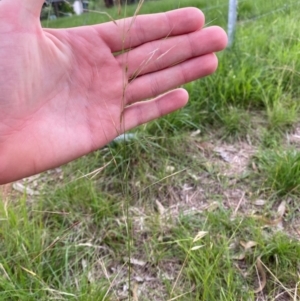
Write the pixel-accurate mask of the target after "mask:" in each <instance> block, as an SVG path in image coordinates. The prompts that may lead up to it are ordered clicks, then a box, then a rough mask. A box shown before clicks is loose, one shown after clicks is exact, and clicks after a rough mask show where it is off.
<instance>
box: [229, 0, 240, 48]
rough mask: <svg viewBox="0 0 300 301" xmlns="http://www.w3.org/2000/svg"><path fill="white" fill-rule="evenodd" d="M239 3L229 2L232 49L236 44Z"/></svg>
mask: <svg viewBox="0 0 300 301" xmlns="http://www.w3.org/2000/svg"><path fill="white" fill-rule="evenodd" d="M237 2H238V0H229V9H228V45H227V47H231V46H232V44H233V42H234V33H235V26H236V20H237Z"/></svg>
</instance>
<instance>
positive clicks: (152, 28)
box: [93, 8, 204, 52]
mask: <svg viewBox="0 0 300 301" xmlns="http://www.w3.org/2000/svg"><path fill="white" fill-rule="evenodd" d="M203 25H204V15H203V13H202V12H201V11H200V10H198V9H196V8H182V9H178V10H174V11H170V12H167V13H159V14H153V15H140V16H137V17H133V18H127V19H123V20H118V21H116V22H108V23H104V24H101V25H95V26H93V29H94V30H96V32H97V33H98V34H99V35H100V36H101V38H102V39H103V40H104V41H105V42H106V43H107V45H108V46H109V47H110V49H111V50H112V52H117V51H121V50H124V49H128V48H131V47H136V46H138V45H142V44H144V43H147V42H150V41H154V40H158V39H163V38H166V37H169V36H174V35H181V34H185V33H189V32H192V31H195V30H197V29H200V28H201V27H202V26H203Z"/></svg>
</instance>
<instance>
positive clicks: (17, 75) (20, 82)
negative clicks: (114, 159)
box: [0, 0, 226, 183]
mask: <svg viewBox="0 0 300 301" xmlns="http://www.w3.org/2000/svg"><path fill="white" fill-rule="evenodd" d="M43 2H44V1H43V0H22V1H20V0H2V1H1V2H0V75H1V81H0V91H1V94H0V183H5V182H9V181H13V180H16V179H18V178H21V177H25V176H28V175H31V174H34V173H37V172H41V171H43V170H46V169H49V168H53V167H56V166H59V165H61V164H64V163H66V162H69V161H71V160H73V159H75V158H78V157H80V156H82V155H84V154H87V153H89V152H91V151H93V150H95V149H97V148H99V147H102V146H104V145H105V144H107V143H108V142H110V141H111V140H113V139H114V138H115V137H116V136H118V135H119V134H121V133H123V132H124V131H127V130H129V129H131V128H133V127H135V126H138V125H140V124H142V123H145V122H147V121H150V120H152V119H155V118H158V117H160V116H163V115H165V114H168V113H170V112H172V111H174V110H176V109H178V108H181V107H182V106H184V105H185V104H186V102H187V100H188V96H187V93H186V92H185V90H183V89H175V90H173V91H171V90H172V89H174V88H176V87H177V86H179V85H181V84H183V83H186V82H188V81H191V80H194V79H197V78H199V77H202V76H205V75H208V74H210V73H212V72H213V71H214V70H215V69H216V67H217V59H216V57H215V55H214V54H213V52H215V51H219V50H221V49H223V48H224V47H225V45H226V35H225V33H224V31H223V30H222V29H220V28H218V27H211V28H205V29H201V28H202V26H203V24H204V16H203V14H202V13H201V12H200V11H199V10H197V9H195V8H187V9H181V10H175V11H171V12H168V13H162V14H155V15H145V16H138V17H136V18H133V19H130V18H128V19H124V20H120V21H117V22H109V23H104V24H101V25H95V26H86V27H78V28H72V29H61V30H54V29H42V28H41V25H40V21H39V14H40V10H41V6H42V4H43ZM124 50H127V51H124ZM128 50H129V51H128ZM167 91H169V92H167ZM165 92H167V93H165ZM163 93H165V94H163ZM147 99H151V100H147ZM145 100H147V101H145Z"/></svg>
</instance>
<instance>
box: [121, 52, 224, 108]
mask: <svg viewBox="0 0 300 301" xmlns="http://www.w3.org/2000/svg"><path fill="white" fill-rule="evenodd" d="M217 66H218V60H217V57H216V56H215V54H213V53H210V54H206V55H203V56H200V57H197V58H193V59H190V60H188V61H185V62H183V63H181V64H178V65H176V66H173V67H170V68H168V69H164V70H161V71H158V72H154V73H150V74H147V75H144V76H141V77H138V78H137V79H135V80H133V81H132V82H131V83H130V84H129V85H128V87H127V89H126V91H125V99H126V104H127V105H128V104H132V103H135V102H137V101H141V100H143V99H147V98H153V97H157V96H158V95H160V94H162V93H165V92H166V91H169V90H171V89H174V88H176V87H178V86H180V85H183V84H185V83H188V82H190V81H193V80H196V79H198V78H200V77H204V76H206V75H209V74H211V73H213V72H214V71H215V70H216V69H217Z"/></svg>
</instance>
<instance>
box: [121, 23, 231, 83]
mask: <svg viewBox="0 0 300 301" xmlns="http://www.w3.org/2000/svg"><path fill="white" fill-rule="evenodd" d="M224 35H225V33H224V31H223V30H220V28H219V27H216V26H213V27H208V28H205V29H202V30H199V31H195V32H193V33H190V34H186V35H181V36H177V37H171V38H166V39H164V40H158V41H153V42H149V43H146V44H144V45H142V46H139V47H137V48H134V49H132V50H130V51H129V52H126V53H123V54H120V55H118V56H116V60H117V61H118V62H119V64H120V65H121V66H122V67H123V68H124V70H126V72H127V76H128V78H129V79H134V78H136V77H138V76H140V75H144V74H147V73H151V72H155V71H158V70H162V69H165V68H167V67H169V66H172V65H176V64H178V63H181V62H183V61H186V60H189V59H191V58H194V57H198V56H201V55H205V54H208V53H212V52H216V51H220V50H222V49H223V48H224Z"/></svg>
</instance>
